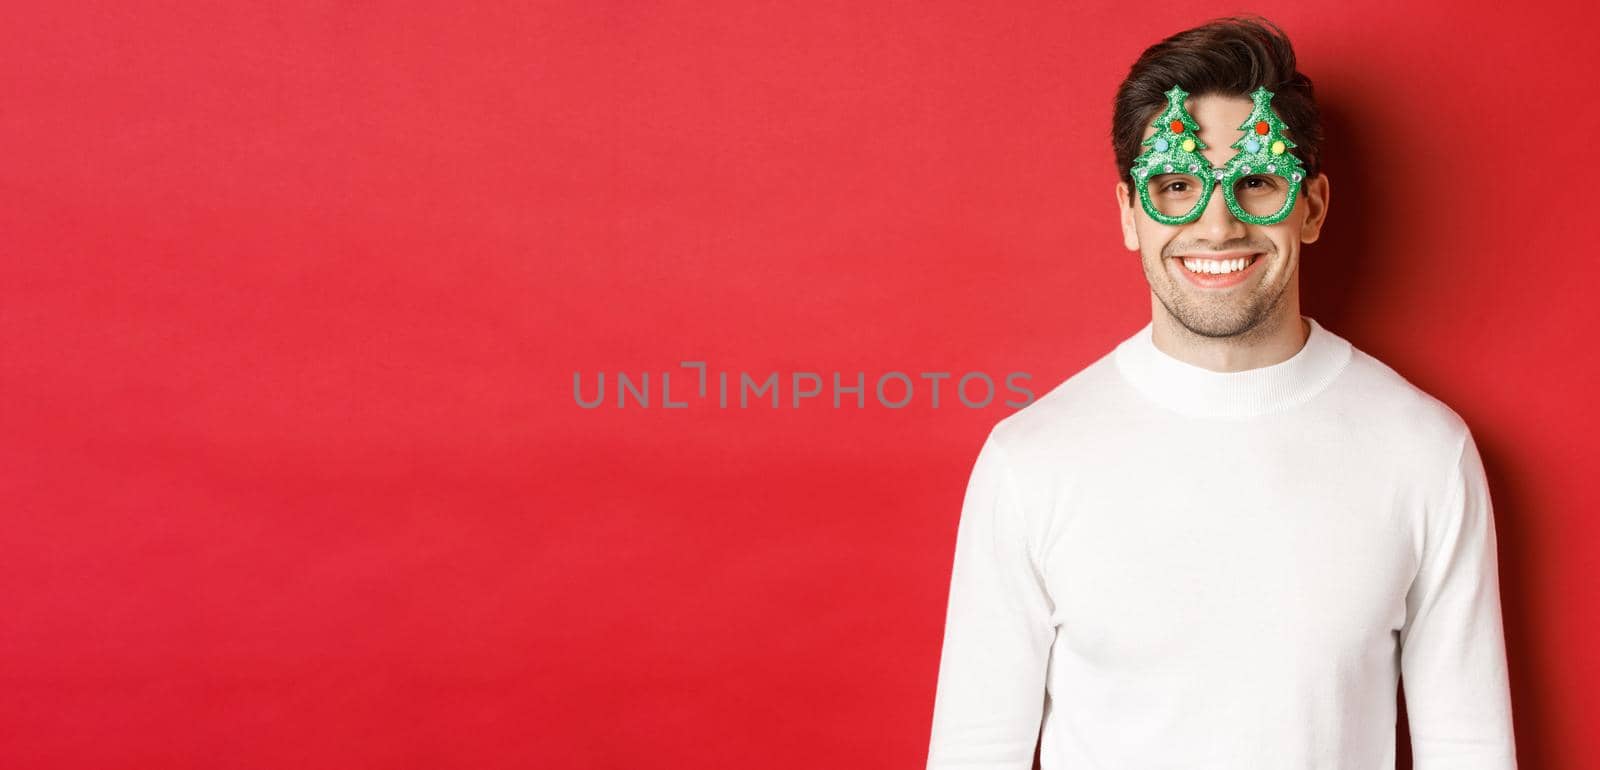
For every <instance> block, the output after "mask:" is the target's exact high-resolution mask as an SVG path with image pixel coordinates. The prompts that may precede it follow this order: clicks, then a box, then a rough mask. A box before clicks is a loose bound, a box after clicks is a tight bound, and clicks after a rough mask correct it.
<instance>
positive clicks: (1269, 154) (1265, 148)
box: [1132, 86, 1306, 225]
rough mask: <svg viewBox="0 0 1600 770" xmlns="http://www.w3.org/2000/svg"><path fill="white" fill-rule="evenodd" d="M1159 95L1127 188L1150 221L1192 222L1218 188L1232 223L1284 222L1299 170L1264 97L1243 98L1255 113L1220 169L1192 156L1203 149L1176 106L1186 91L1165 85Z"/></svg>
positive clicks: (1258, 93)
mask: <svg viewBox="0 0 1600 770" xmlns="http://www.w3.org/2000/svg"><path fill="white" fill-rule="evenodd" d="M1166 96H1167V108H1166V109H1165V110H1163V111H1162V113H1161V114H1160V115H1159V116H1157V117H1156V122H1155V123H1153V124H1152V125H1153V126H1155V128H1156V133H1155V134H1153V135H1151V137H1150V138H1148V139H1146V140H1144V141H1143V142H1141V144H1142V145H1143V146H1144V147H1146V148H1147V149H1146V150H1145V151H1144V152H1143V153H1141V154H1140V155H1139V157H1137V158H1134V160H1133V170H1132V173H1133V184H1134V186H1135V187H1136V188H1137V189H1138V191H1139V203H1140V204H1142V205H1143V206H1144V210H1145V213H1147V214H1149V215H1150V218H1151V219H1154V220H1155V221H1157V222H1160V223H1161V224H1164V225H1182V224H1188V223H1189V222H1193V221H1195V220H1196V219H1199V218H1200V215H1201V214H1203V213H1205V210H1206V204H1207V203H1208V202H1210V200H1211V191H1212V190H1213V189H1215V187H1216V186H1217V185H1219V184H1220V185H1222V197H1223V199H1224V200H1225V201H1227V203H1228V209H1229V210H1230V211H1232V212H1233V215H1234V216H1235V217H1238V218H1239V220H1240V221H1243V222H1249V223H1250V224H1253V225H1273V224H1277V223H1279V222H1282V221H1283V220H1284V219H1285V218H1286V217H1288V216H1289V212H1291V211H1293V210H1294V204H1295V201H1296V200H1297V199H1298V198H1299V193H1300V182H1301V180H1303V179H1305V176H1306V170H1305V167H1304V166H1302V165H1300V159H1299V158H1296V157H1295V156H1293V155H1290V154H1289V152H1288V150H1289V148H1291V147H1294V146H1295V144H1294V142H1291V141H1289V139H1288V137H1286V136H1284V132H1286V131H1288V127H1287V126H1285V125H1284V123H1283V121H1282V120H1280V119H1279V118H1278V113H1276V112H1274V111H1273V110H1272V92H1271V91H1268V90H1267V89H1266V88H1264V87H1263V88H1257V89H1256V90H1255V91H1254V92H1252V93H1251V94H1250V98H1251V100H1252V101H1254V102H1255V107H1254V108H1253V109H1252V110H1251V111H1250V117H1249V118H1246V119H1245V122H1244V125H1241V126H1239V130H1241V131H1244V136H1242V137H1240V138H1239V141H1237V142H1234V143H1233V145H1232V146H1233V148H1234V149H1236V150H1238V151H1239V152H1238V153H1237V154H1235V155H1234V156H1233V157H1232V158H1230V159H1229V160H1228V162H1227V163H1226V164H1224V165H1223V167H1222V168H1215V167H1213V166H1212V165H1211V162H1210V161H1208V160H1206V157H1205V156H1204V155H1201V154H1200V150H1204V149H1206V145H1205V143H1203V142H1201V141H1200V126H1199V125H1198V124H1197V123H1195V120H1194V117H1193V116H1192V115H1190V114H1189V111H1188V110H1187V109H1185V108H1184V106H1183V102H1184V99H1185V98H1187V97H1188V96H1189V92H1188V91H1185V90H1183V89H1182V88H1180V87H1178V86H1173V87H1172V90H1170V91H1167V93H1166Z"/></svg>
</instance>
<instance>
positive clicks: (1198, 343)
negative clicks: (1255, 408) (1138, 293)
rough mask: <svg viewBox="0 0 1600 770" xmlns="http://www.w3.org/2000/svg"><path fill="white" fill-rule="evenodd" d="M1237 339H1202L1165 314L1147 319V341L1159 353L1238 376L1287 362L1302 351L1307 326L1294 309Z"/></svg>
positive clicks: (1309, 330)
mask: <svg viewBox="0 0 1600 770" xmlns="http://www.w3.org/2000/svg"><path fill="white" fill-rule="evenodd" d="M1293 311H1294V312H1292V313H1286V314H1281V315H1280V316H1279V319H1281V320H1274V321H1270V322H1268V323H1269V324H1270V326H1269V325H1267V324H1263V325H1262V326H1258V327H1256V328H1255V329H1252V330H1250V331H1249V332H1247V333H1245V334H1243V335H1240V336H1237V337H1205V336H1202V335H1199V334H1195V333H1194V332H1192V331H1189V330H1188V329H1187V328H1185V327H1184V326H1183V325H1182V324H1180V323H1178V321H1177V320H1176V319H1174V318H1173V317H1172V316H1171V315H1169V314H1168V313H1166V312H1165V308H1164V307H1163V308H1162V312H1160V313H1157V314H1155V315H1154V316H1153V317H1152V319H1151V339H1152V341H1153V342H1154V343H1155V346H1156V348H1157V349H1158V350H1160V351H1161V352H1163V353H1165V354H1167V355H1169V356H1171V357H1173V358H1176V359H1178V360H1179V361H1183V362H1184V363H1188V364H1193V365H1195V366H1198V367H1201V368H1203V369H1209V370H1211V371H1214V372H1241V371H1245V370H1247V369H1258V368H1261V367H1263V366H1271V365H1273V364H1276V363H1281V362H1283V361H1287V360H1288V359H1289V358H1291V357H1293V356H1294V354H1295V353H1298V352H1300V349H1301V348H1303V347H1305V344H1306V338H1307V336H1308V335H1310V333H1311V326H1310V324H1308V323H1306V321H1305V319H1304V318H1301V317H1300V313H1299V310H1298V308H1294V309H1293Z"/></svg>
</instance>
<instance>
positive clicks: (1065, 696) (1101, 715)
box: [927, 318, 1516, 770]
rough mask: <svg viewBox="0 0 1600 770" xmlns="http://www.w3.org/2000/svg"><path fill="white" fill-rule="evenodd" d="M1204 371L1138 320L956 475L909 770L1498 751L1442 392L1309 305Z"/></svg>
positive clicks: (1472, 516) (1481, 615)
mask: <svg viewBox="0 0 1600 770" xmlns="http://www.w3.org/2000/svg"><path fill="white" fill-rule="evenodd" d="M1307 321H1308V322H1309V323H1310V326H1311V332H1310V336H1309V338H1308V339H1307V341H1306V344H1305V346H1304V347H1302V348H1301V349H1300V350H1299V351H1298V352H1297V353H1296V354H1295V355H1294V356H1293V357H1291V358H1289V359H1288V360H1285V361H1282V362H1280V363H1277V364H1274V365H1271V366H1265V367H1260V368H1257V369H1250V370H1246V371H1241V372H1214V371H1211V370H1209V369H1205V368H1202V367H1198V366H1194V365H1192V364H1188V363H1185V362H1183V361H1180V360H1178V359H1176V358H1173V357H1171V356H1169V355H1167V354H1166V353H1163V352H1162V351H1161V350H1160V349H1159V348H1157V347H1155V345H1154V343H1153V342H1152V339H1151V326H1150V325H1148V324H1146V325H1145V326H1144V328H1142V329H1140V330H1139V331H1138V332H1137V333H1135V334H1134V335H1133V336H1132V337H1129V338H1128V339H1127V340H1125V341H1123V342H1122V343H1120V344H1119V345H1118V346H1117V347H1116V349H1115V350H1113V351H1111V352H1109V353H1107V354H1106V355H1105V356H1102V357H1101V358H1100V359H1099V360H1097V361H1095V362H1094V363H1092V364H1090V365H1089V366H1088V367H1086V368H1084V369H1083V370H1082V371H1081V372H1079V373H1078V374H1076V375H1073V376H1072V377H1071V378H1069V379H1067V380H1066V381H1065V382H1063V383H1061V384H1060V385H1058V386H1057V387H1055V388H1053V389H1052V390H1050V391H1049V392H1048V393H1046V394H1045V395H1044V396H1042V397H1041V398H1039V399H1038V400H1037V401H1035V402H1034V403H1032V404H1030V405H1029V406H1027V407H1026V408H1024V409H1021V410H1019V411H1017V412H1015V413H1013V414H1011V415H1010V416H1008V417H1006V418H1005V419H1003V420H1001V421H1000V422H999V423H997V424H996V425H995V426H994V428H993V429H992V430H991V432H990V433H989V436H988V438H987V440H986V441H985V442H984V444H983V448H982V449H981V450H980V451H979V453H978V456H977V461H976V464H975V466H974V467H973V470H972V476H971V479H970V481H969V482H968V486H967V492H966V498H965V501H964V503H963V506H962V510H961V517H960V524H959V527H958V529H957V534H956V542H955V557H954V568H953V570H952V574H951V579H950V596H949V605H948V612H947V614H946V623H945V631H944V644H943V651H942V657H941V659H940V664H939V679H938V689H937V694H936V696H935V702H934V709H933V726H932V738H931V741H930V750H929V757H928V765H927V766H928V767H929V768H931V769H935V770H937V769H940V768H950V769H951V770H954V769H955V768H960V770H991V769H992V770H999V769H1000V768H1008V769H1013V770H1026V769H1027V768H1030V767H1032V761H1033V754H1034V745H1035V742H1036V741H1042V743H1041V746H1040V752H1041V753H1040V760H1041V765H1042V767H1043V768H1044V770H1168V769H1170V770H1179V769H1180V768H1181V770H1392V768H1393V767H1394V761H1395V723H1396V713H1397V709H1396V703H1395V701H1396V687H1397V684H1398V682H1399V680H1400V678H1401V677H1402V675H1403V676H1404V680H1405V697H1406V714H1407V719H1408V722H1409V724H1410V728H1411V736H1412V737H1411V741H1412V756H1413V758H1414V760H1415V767H1416V770H1512V768H1515V767H1516V755H1515V752H1514V749H1513V745H1512V723H1511V703H1510V687H1509V682H1508V680H1507V673H1506V658H1505V641H1504V631H1503V629H1502V626H1501V610H1500V595H1499V580H1498V571H1497V567H1496V561H1495V555H1496V551H1495V530H1494V520H1493V511H1492V509H1491V505H1490V499H1489V490H1488V486H1487V484H1486V482H1485V478H1484V471H1483V463H1482V459H1481V458H1480V456H1479V454H1478V448H1477V445H1476V444H1475V442H1474V440H1473V437H1472V434H1471V433H1470V432H1469V431H1468V429H1467V425H1466V424H1465V422H1464V421H1463V420H1462V419H1461V417H1460V416H1459V415H1458V414H1456V412H1455V411H1454V410H1452V409H1450V408H1449V407H1448V406H1446V405H1445V404H1444V403H1442V402H1440V401H1438V400H1437V399H1435V398H1433V397H1432V396H1429V395H1428V394H1426V393H1424V392H1423V391H1421V390H1419V389H1418V388H1417V387H1416V386H1414V385H1412V384H1411V383H1409V382H1408V381H1406V380H1405V379H1404V378H1402V377H1401V376H1400V375H1399V374H1397V373H1395V371H1394V370H1393V369H1391V368H1389V367H1388V366H1386V365H1384V364H1383V363H1381V362H1379V361H1378V360H1377V359H1375V358H1373V357H1371V356H1369V355H1367V354H1366V353H1364V352H1362V351H1361V350H1359V349H1356V348H1355V347H1353V346H1352V345H1351V344H1350V343H1349V342H1348V341H1347V340H1345V339H1344V338H1342V337H1340V336H1338V335H1336V334H1334V333H1332V332H1330V331H1328V330H1326V329H1324V328H1323V327H1322V325H1321V324H1319V323H1317V322H1316V321H1315V320H1314V319H1310V318H1307Z"/></svg>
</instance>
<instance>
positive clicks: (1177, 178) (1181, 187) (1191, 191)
mask: <svg viewBox="0 0 1600 770" xmlns="http://www.w3.org/2000/svg"><path fill="white" fill-rule="evenodd" d="M1148 184H1149V191H1150V202H1151V203H1153V204H1155V208H1156V211H1159V212H1161V214H1162V215H1163V216H1169V217H1181V216H1184V215H1186V214H1188V213H1189V212H1191V211H1194V210H1195V208H1196V207H1198V206H1199V205H1200V203H1201V201H1202V200H1203V198H1202V197H1201V195H1202V194H1203V193H1204V192H1205V191H1206V187H1205V183H1204V182H1202V181H1200V177H1199V176H1198V175H1195V174H1156V175H1155V176H1152V177H1150V181H1149V183H1148Z"/></svg>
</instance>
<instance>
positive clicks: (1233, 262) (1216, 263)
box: [1183, 257, 1254, 274]
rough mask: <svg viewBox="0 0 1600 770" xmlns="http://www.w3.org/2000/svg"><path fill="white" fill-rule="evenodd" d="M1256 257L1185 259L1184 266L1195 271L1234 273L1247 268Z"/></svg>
mask: <svg viewBox="0 0 1600 770" xmlns="http://www.w3.org/2000/svg"><path fill="white" fill-rule="evenodd" d="M1252 259H1254V257H1240V258H1239V259H1185V260H1183V266H1184V267H1186V268H1189V270H1190V271H1191V272H1195V273H1212V274H1222V273H1233V272H1237V271H1240V270H1243V269H1245V267H1246V266H1248V265H1249V264H1250V260H1252Z"/></svg>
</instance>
